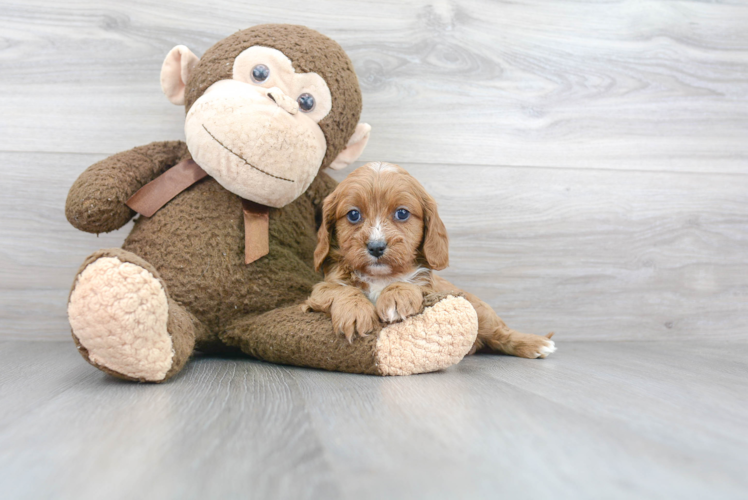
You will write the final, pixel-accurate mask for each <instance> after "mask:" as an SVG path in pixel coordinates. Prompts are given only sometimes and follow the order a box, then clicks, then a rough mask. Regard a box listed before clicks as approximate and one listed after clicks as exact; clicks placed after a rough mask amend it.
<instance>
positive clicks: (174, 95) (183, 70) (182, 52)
mask: <svg viewBox="0 0 748 500" xmlns="http://www.w3.org/2000/svg"><path fill="white" fill-rule="evenodd" d="M199 60H200V58H199V57H197V56H196V55H195V54H193V53H192V51H191V50H190V49H188V48H187V47H185V46H184V45H177V46H176V47H174V48H173V49H171V50H170V51H169V53H168V54H167V55H166V59H164V64H163V65H162V66H161V90H163V91H164V94H166V97H167V98H168V99H169V101H171V103H172V104H176V105H179V106H181V105H183V104H184V89H185V87H186V86H187V80H188V79H189V77H190V74H191V73H192V70H193V69H194V68H195V66H196V65H197V63H198V61H199Z"/></svg>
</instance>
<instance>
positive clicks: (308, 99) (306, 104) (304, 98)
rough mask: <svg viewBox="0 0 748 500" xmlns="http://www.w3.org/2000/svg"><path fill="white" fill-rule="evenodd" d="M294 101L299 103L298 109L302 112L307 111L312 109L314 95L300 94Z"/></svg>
mask: <svg viewBox="0 0 748 500" xmlns="http://www.w3.org/2000/svg"><path fill="white" fill-rule="evenodd" d="M296 102H298V103H299V109H300V110H301V111H303V112H304V113H309V112H310V111H311V110H313V109H314V104H315V102H314V96H313V95H312V94H306V93H304V94H301V95H300V96H299V98H298V99H296Z"/></svg>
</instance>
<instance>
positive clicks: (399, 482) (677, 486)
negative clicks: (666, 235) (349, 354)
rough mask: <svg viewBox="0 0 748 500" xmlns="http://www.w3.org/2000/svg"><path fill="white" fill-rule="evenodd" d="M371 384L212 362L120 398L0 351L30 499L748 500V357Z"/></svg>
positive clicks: (114, 383) (572, 347)
mask: <svg viewBox="0 0 748 500" xmlns="http://www.w3.org/2000/svg"><path fill="white" fill-rule="evenodd" d="M560 347H561V348H560V350H559V351H558V353H557V354H554V356H552V357H551V358H549V359H547V360H522V359H516V358H511V357H504V356H476V357H471V358H468V359H466V360H464V361H463V362H462V363H460V364H459V365H457V366H455V367H452V368H450V369H448V370H446V371H444V372H440V373H435V374H429V375H420V376H413V377H403V378H376V377H367V376H359V375H347V374H340V373H327V372H321V371H315V370H307V369H301V368H289V367H283V366H276V365H270V364H266V363H262V362H259V361H255V360H251V359H246V358H231V359H219V358H207V357H206V358H198V359H196V360H195V361H193V362H192V363H191V364H190V365H189V366H188V368H187V369H186V370H185V371H184V372H183V373H182V374H181V375H180V376H179V377H177V378H176V379H175V380H173V381H172V382H170V383H167V384H163V385H139V384H132V383H125V382H120V381H118V380H116V379H113V378H110V377H108V376H106V375H104V374H102V373H100V372H98V371H96V370H95V369H93V368H92V367H90V366H88V365H87V364H85V363H84V362H83V361H82V359H80V357H79V355H78V354H77V353H76V351H75V348H74V347H73V344H72V342H21V341H17V342H16V341H6V342H0V491H1V492H3V493H2V498H4V499H9V498H12V499H16V498H33V499H37V498H51V497H54V498H76V499H86V498H107V499H110V500H113V499H118V498H123V499H124V498H128V499H129V498H159V499H161V498H179V499H184V498H201V499H202V498H233V497H242V498H262V499H265V498H333V499H334V498H466V497H473V498H499V497H501V498H574V499H579V498H590V499H593V498H594V499H600V498H678V499H684V498H694V499H705V498H709V499H716V498H746V496H748V477H746V470H748V384H747V383H746V380H748V364H747V363H746V361H745V360H746V357H747V356H748V344H745V343H732V344H727V343H719V342H715V341H712V342H710V343H701V344H681V343H677V342H569V343H564V344H561V346H560Z"/></svg>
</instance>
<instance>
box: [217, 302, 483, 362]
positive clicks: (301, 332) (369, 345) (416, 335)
mask: <svg viewBox="0 0 748 500" xmlns="http://www.w3.org/2000/svg"><path fill="white" fill-rule="evenodd" d="M424 305H425V306H426V307H425V309H423V311H422V312H421V313H419V314H417V315H415V316H411V317H410V318H408V319H406V320H405V321H402V322H400V323H395V324H391V325H388V326H386V327H385V328H382V329H381V330H380V329H377V330H375V331H374V332H372V333H371V334H369V335H368V336H366V337H363V338H361V337H359V338H356V339H355V340H353V342H351V343H349V342H348V341H347V340H346V339H345V337H344V336H343V335H339V334H336V333H334V332H333V328H332V323H331V322H330V319H329V318H328V317H327V316H325V315H324V314H322V313H315V312H304V311H302V309H301V305H293V306H289V307H284V308H280V309H275V310H273V311H269V312H267V313H264V314H261V315H259V316H255V317H251V318H242V319H240V320H237V321H235V322H234V323H233V324H231V325H230V326H229V328H227V329H226V330H225V331H224V332H223V333H222V334H221V335H220V337H221V339H222V340H223V341H224V342H225V343H227V344H229V345H234V346H237V347H239V348H240V349H241V350H242V351H244V352H245V353H247V354H250V355H251V356H254V357H257V358H260V359H264V360H266V361H271V362H273V363H282V364H288V365H296V366H309V367H313V368H321V369H323V370H334V371H342V372H349V373H366V374H371V375H410V374H414V373H425V372H432V371H437V370H441V369H443V368H447V367H449V366H452V365H454V364H456V363H457V362H459V361H460V360H461V359H462V358H463V357H464V356H465V355H466V354H467V353H468V351H469V350H470V348H471V346H472V345H473V342H474V341H475V337H476V334H477V331H478V320H477V316H476V314H475V310H474V309H473V307H472V306H471V305H470V303H469V302H468V301H467V300H465V299H464V298H462V297H453V296H446V295H434V296H430V297H426V299H425V300H424Z"/></svg>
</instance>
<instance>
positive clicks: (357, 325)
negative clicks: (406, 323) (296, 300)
mask: <svg viewBox="0 0 748 500" xmlns="http://www.w3.org/2000/svg"><path fill="white" fill-rule="evenodd" d="M304 309H305V310H307V311H310V310H311V311H318V312H324V313H327V314H329V315H330V319H331V320H332V327H333V328H334V329H335V332H336V333H342V334H343V335H345V338H346V339H347V340H348V342H352V341H353V336H354V335H355V334H356V333H358V334H359V335H360V336H362V337H363V336H364V335H366V334H367V333H369V332H370V331H372V330H373V329H374V327H376V326H377V324H378V323H379V320H378V318H377V312H376V311H375V310H374V305H373V304H372V303H371V302H370V301H369V299H368V298H366V295H364V293H363V292H362V291H361V290H359V289H358V288H356V287H353V286H346V285H339V284H337V283H328V282H326V281H323V282H321V283H317V284H316V285H314V288H313V289H312V294H311V296H310V297H309V298H308V299H307V301H306V302H305V303H304Z"/></svg>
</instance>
